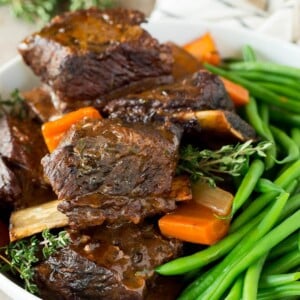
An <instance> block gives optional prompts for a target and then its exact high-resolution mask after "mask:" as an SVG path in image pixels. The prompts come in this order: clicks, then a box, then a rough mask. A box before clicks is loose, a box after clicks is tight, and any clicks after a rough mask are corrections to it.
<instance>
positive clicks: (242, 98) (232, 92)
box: [220, 77, 250, 106]
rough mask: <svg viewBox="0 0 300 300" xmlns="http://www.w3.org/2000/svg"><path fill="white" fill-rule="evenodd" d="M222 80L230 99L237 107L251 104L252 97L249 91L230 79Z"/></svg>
mask: <svg viewBox="0 0 300 300" xmlns="http://www.w3.org/2000/svg"><path fill="white" fill-rule="evenodd" d="M220 78H221V80H222V82H223V84H224V86H225V89H226V91H227V93H228V94H229V96H230V98H231V99H232V101H233V103H234V104H235V105H236V106H243V105H246V104H247V103H249V101H250V95H249V91H248V90H247V89H245V88H244V87H243V86H241V85H239V84H237V83H234V82H232V81H230V80H228V79H225V78H223V77H220Z"/></svg>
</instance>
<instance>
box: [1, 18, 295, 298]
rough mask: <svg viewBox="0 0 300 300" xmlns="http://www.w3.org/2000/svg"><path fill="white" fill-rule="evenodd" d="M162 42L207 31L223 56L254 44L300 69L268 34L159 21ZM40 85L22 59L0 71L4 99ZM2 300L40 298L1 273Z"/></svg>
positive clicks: (154, 30) (154, 26)
mask: <svg viewBox="0 0 300 300" xmlns="http://www.w3.org/2000/svg"><path fill="white" fill-rule="evenodd" d="M144 27H145V28H146V29H147V30H148V31H149V32H150V33H151V34H152V35H153V36H155V37H157V38H158V39H159V40H160V41H161V42H165V41H173V42H175V43H178V44H184V43H186V42H188V41H190V40H192V39H194V38H196V37H199V36H200V35H202V34H203V33H205V32H206V31H209V32H211V34H212V36H213V37H214V39H215V40H216V43H217V47H218V49H219V51H220V53H221V55H222V57H233V56H240V54H241V49H242V46H243V45H245V44H249V45H251V46H252V47H253V48H254V49H255V51H256V53H257V54H258V56H259V57H261V58H264V59H267V60H270V61H275V62H278V63H282V64H286V65H290V66H296V67H300V47H299V46H296V45H292V44H289V43H286V42H283V41H280V40H277V39H274V38H271V37H267V36H265V35H260V34H257V33H254V32H250V31H247V30H241V29H232V28H226V27H221V26H218V25H215V24H207V23H183V22H156V23H148V24H146V25H145V26H144ZM38 84H39V80H38V79H37V78H36V77H35V76H34V75H33V73H32V72H31V70H30V69H29V68H28V67H27V66H25V65H24V63H23V62H22V59H21V58H20V57H16V58H15V59H13V60H12V61H10V62H8V63H7V64H5V65H4V66H3V67H1V68H0V95H1V96H3V97H7V96H9V94H10V93H11V92H12V91H13V90H14V89H16V88H18V89H19V90H21V91H22V90H26V89H30V88H32V87H34V86H37V85H38ZM0 299H1V300H12V299H14V300H34V299H39V298H37V297H35V296H33V295H31V294H29V293H28V292H26V291H25V290H24V289H22V288H20V287H19V286H18V285H16V284H15V283H13V282H12V281H10V280H9V279H8V278H6V277H5V276H4V275H2V274H0Z"/></svg>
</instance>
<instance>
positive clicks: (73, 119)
mask: <svg viewBox="0 0 300 300" xmlns="http://www.w3.org/2000/svg"><path fill="white" fill-rule="evenodd" d="M85 117H89V118H96V119H101V115H100V114H99V112H98V110H96V109H95V108H93V107H90V106H88V107H84V108H80V109H78V110H76V111H72V112H70V113H67V114H65V115H63V116H62V117H61V118H59V119H57V120H55V121H50V122H46V123H44V124H43V126H42V134H43V137H44V140H45V142H46V145H47V147H48V150H49V151H50V152H52V151H53V150H54V149H55V148H56V147H57V145H58V144H59V142H60V141H61V139H62V137H63V135H64V134H65V133H66V132H67V131H68V130H69V129H70V127H71V126H72V125H73V124H76V123H77V122H79V121H80V120H82V119H83V118H85Z"/></svg>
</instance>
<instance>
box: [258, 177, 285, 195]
mask: <svg viewBox="0 0 300 300" xmlns="http://www.w3.org/2000/svg"><path fill="white" fill-rule="evenodd" d="M255 190H256V191H257V192H261V193H269V192H272V191H277V192H282V191H284V190H283V189H282V188H281V187H279V186H277V185H276V184H274V183H273V182H272V181H271V180H269V179H266V178H260V179H258V180H257V184H256V186H255Z"/></svg>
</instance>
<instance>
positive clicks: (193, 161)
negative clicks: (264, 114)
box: [177, 140, 271, 186]
mask: <svg viewBox="0 0 300 300" xmlns="http://www.w3.org/2000/svg"><path fill="white" fill-rule="evenodd" d="M270 146H271V143H270V142H265V141H263V142H260V143H258V144H257V145H253V141H252V140H249V141H247V142H245V143H243V144H237V145H225V146H223V147H222V148H220V149H219V150H216V151H213V150H207V149H205V150H201V151H199V150H198V149H197V148H196V147H193V146H192V145H187V146H186V147H184V148H182V149H181V151H180V159H179V163H178V166H177V173H179V174H181V173H188V174H189V175H190V177H191V179H192V180H195V181H197V180H199V179H201V180H203V181H207V182H208V183H209V184H210V185H212V186H215V184H216V183H215V182H216V181H221V180H223V177H222V175H224V174H228V175H231V176H239V175H240V174H241V172H242V170H243V168H244V167H245V166H246V165H247V164H248V162H249V157H250V156H251V155H257V156H260V157H265V156H266V154H265V151H266V149H268V148H269V147H270Z"/></svg>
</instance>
